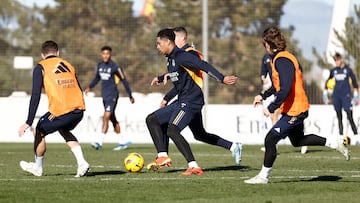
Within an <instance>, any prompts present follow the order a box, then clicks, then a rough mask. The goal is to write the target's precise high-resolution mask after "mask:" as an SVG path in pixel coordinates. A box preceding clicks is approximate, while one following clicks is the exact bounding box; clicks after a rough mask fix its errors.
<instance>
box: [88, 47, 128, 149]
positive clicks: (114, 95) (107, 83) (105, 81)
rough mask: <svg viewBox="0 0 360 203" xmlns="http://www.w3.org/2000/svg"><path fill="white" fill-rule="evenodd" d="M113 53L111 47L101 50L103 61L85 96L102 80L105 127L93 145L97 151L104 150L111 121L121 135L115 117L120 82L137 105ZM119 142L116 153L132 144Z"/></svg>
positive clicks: (116, 131)
mask: <svg viewBox="0 0 360 203" xmlns="http://www.w3.org/2000/svg"><path fill="white" fill-rule="evenodd" d="M111 52H112V49H111V47H109V46H104V47H102V48H101V57H102V61H101V62H100V63H99V64H98V65H97V71H96V74H95V78H94V79H93V81H92V82H91V83H90V85H89V86H88V87H87V88H86V89H85V94H86V95H87V94H88V92H89V91H90V89H91V88H93V87H95V85H96V84H97V83H98V82H99V81H100V80H101V95H102V98H103V104H104V108H105V112H104V116H103V127H102V132H101V133H100V134H99V135H97V137H96V140H95V142H93V143H92V144H91V145H92V146H93V147H94V148H95V149H97V150H100V149H101V148H102V144H103V141H104V138H105V135H106V133H107V132H108V129H109V121H111V123H112V124H113V126H114V130H115V133H117V134H120V132H121V130H120V124H119V122H118V121H117V119H116V116H115V109H116V105H117V102H118V98H119V90H118V88H117V84H118V83H119V80H120V81H121V82H122V83H123V85H124V87H125V90H126V92H127V94H128V96H129V98H130V102H131V103H132V104H133V103H135V99H134V98H133V97H132V93H131V89H130V86H129V83H128V81H127V80H126V77H125V74H124V71H123V69H122V67H121V66H119V65H118V64H116V63H115V62H114V61H113V60H111ZM119 140H120V141H119V144H118V146H117V147H115V148H114V150H115V151H118V150H122V149H126V148H127V147H128V145H129V144H130V142H128V143H121V139H119Z"/></svg>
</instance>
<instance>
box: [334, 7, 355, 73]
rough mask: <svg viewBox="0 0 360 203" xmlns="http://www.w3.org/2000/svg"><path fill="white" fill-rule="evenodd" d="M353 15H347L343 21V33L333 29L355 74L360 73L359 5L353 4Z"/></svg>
mask: <svg viewBox="0 0 360 203" xmlns="http://www.w3.org/2000/svg"><path fill="white" fill-rule="evenodd" d="M354 11H355V16H354V17H348V18H347V19H346V22H345V32H344V33H345V35H344V36H342V35H340V34H339V32H337V31H336V30H334V31H335V34H336V36H337V38H338V39H339V41H340V42H341V44H342V45H343V46H344V49H345V51H346V54H347V56H345V58H347V59H348V60H349V61H353V66H354V68H355V72H356V75H357V76H359V75H360V57H359V56H360V35H359V34H360V21H359V20H360V6H359V5H355V6H354Z"/></svg>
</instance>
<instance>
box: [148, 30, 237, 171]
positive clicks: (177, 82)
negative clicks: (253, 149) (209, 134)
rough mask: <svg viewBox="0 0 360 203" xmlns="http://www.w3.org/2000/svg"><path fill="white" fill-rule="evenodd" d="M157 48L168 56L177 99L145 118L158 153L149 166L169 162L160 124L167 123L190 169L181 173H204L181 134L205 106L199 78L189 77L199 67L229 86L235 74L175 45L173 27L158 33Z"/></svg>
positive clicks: (168, 134) (166, 165)
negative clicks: (221, 70) (226, 71)
mask: <svg viewBox="0 0 360 203" xmlns="http://www.w3.org/2000/svg"><path fill="white" fill-rule="evenodd" d="M157 49H158V50H159V52H160V53H161V54H163V55H165V56H167V57H168V64H167V69H168V72H169V76H170V80H171V81H172V82H173V84H174V86H175V88H176V90H177V95H178V100H177V101H176V102H174V103H172V104H170V105H168V106H165V107H163V108H161V109H159V110H157V111H155V112H153V113H151V114H150V115H149V116H148V117H147V118H146V124H147V126H148V129H149V131H150V134H151V137H152V139H153V142H154V145H155V147H156V150H157V152H158V155H157V158H156V160H155V161H154V162H153V163H154V164H153V166H152V169H153V170H158V169H161V168H164V167H169V166H170V165H171V159H170V157H169V156H168V153H167V148H166V147H167V145H166V144H165V143H164V136H165V134H164V133H163V131H162V128H161V125H163V124H166V123H168V128H167V131H166V135H167V136H169V137H170V138H171V139H172V140H173V142H174V143H175V145H176V147H177V148H178V149H179V151H180V152H181V153H182V155H183V156H184V157H185V159H186V161H187V162H188V167H189V168H188V169H187V170H186V171H185V172H183V173H182V175H184V176H189V175H202V174H203V173H204V172H203V171H202V169H201V168H200V167H199V165H198V164H197V163H196V161H195V158H194V156H193V153H192V151H191V148H190V146H189V143H188V142H187V141H186V140H185V138H184V137H183V136H182V135H181V134H180V132H181V131H182V130H183V129H184V128H185V127H186V126H187V125H188V124H189V123H190V121H191V120H192V119H193V118H194V116H195V115H196V114H197V113H199V112H200V111H201V109H202V106H203V105H204V95H203V92H202V90H201V88H200V87H199V86H198V85H197V81H198V80H196V79H194V78H193V77H192V76H193V75H194V74H195V73H196V72H198V71H199V70H202V71H204V72H206V73H207V74H209V75H210V76H212V77H213V78H215V79H216V80H217V81H218V82H222V83H224V84H228V85H230V84H235V82H236V80H237V77H235V76H225V77H224V76H223V75H222V74H221V73H219V72H218V71H217V70H216V69H215V68H214V67H213V66H211V65H210V64H208V63H207V62H205V61H202V60H200V59H199V58H198V57H196V56H194V55H193V54H191V53H188V52H185V51H184V50H182V49H179V48H178V47H177V46H176V45H175V33H174V32H173V30H172V29H163V30H160V31H159V32H158V34H157Z"/></svg>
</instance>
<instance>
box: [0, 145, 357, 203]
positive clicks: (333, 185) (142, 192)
mask: <svg viewBox="0 0 360 203" xmlns="http://www.w3.org/2000/svg"><path fill="white" fill-rule="evenodd" d="M112 147H114V145H112V144H105V146H104V148H103V150H102V151H95V150H94V149H92V148H91V147H90V146H89V145H88V144H83V145H82V148H83V151H84V154H85V157H86V159H87V160H88V161H89V163H90V164H91V166H92V167H91V172H90V176H88V177H83V178H74V177H73V176H74V175H75V171H76V163H75V159H74V157H73V156H72V154H71V152H70V150H68V149H67V147H66V145H65V144H49V145H48V151H47V154H46V158H45V162H44V174H43V175H44V176H43V177H34V176H31V175H30V174H27V173H25V172H23V171H22V170H21V169H20V167H19V161H20V160H26V161H32V160H33V153H32V144H11V143H10V144H9V143H0V157H1V159H0V202H51V203H54V202H131V203H132V202H250V203H255V202H360V155H359V154H360V147H352V148H351V153H352V159H351V161H345V160H344V159H343V157H342V156H341V155H340V154H339V153H337V152H335V151H333V150H330V149H326V148H324V147H309V153H307V154H305V155H301V154H300V152H299V150H300V149H299V148H293V147H291V146H279V152H280V154H279V156H278V159H277V161H276V163H275V166H274V169H273V172H272V178H271V179H270V184H268V185H246V184H244V183H243V181H244V180H245V179H247V178H249V177H252V176H254V175H256V174H257V173H258V171H259V169H260V167H261V164H262V161H263V152H261V151H260V150H259V148H260V146H244V148H243V160H242V162H241V166H240V167H236V166H234V161H233V158H232V157H231V153H230V152H229V151H226V150H224V149H222V148H219V147H214V146H209V145H202V144H193V145H192V149H193V152H194V154H195V157H196V158H197V161H198V163H199V164H200V165H201V166H202V167H203V169H204V171H205V174H204V175H203V176H200V177H199V176H196V177H195V176H194V177H182V176H181V175H180V173H181V172H182V171H183V170H185V168H186V163H185V160H184V159H183V157H182V156H181V154H180V153H179V152H178V150H177V149H176V148H175V147H174V146H173V145H172V146H171V148H170V155H171V158H172V159H173V165H172V167H170V168H168V169H166V170H163V171H160V172H149V171H146V169H143V170H142V172H141V173H127V172H125V169H124V166H123V159H124V158H125V156H126V155H127V154H128V153H130V152H139V153H141V154H142V155H143V156H144V158H145V163H148V162H149V161H151V160H152V159H153V158H154V157H155V150H154V147H153V145H150V144H149V145H132V146H131V147H130V148H129V149H127V150H125V151H120V152H114V151H112Z"/></svg>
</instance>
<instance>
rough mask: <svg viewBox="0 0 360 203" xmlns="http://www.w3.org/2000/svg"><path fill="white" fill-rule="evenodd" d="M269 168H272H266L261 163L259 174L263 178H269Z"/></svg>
mask: <svg viewBox="0 0 360 203" xmlns="http://www.w3.org/2000/svg"><path fill="white" fill-rule="evenodd" d="M271 169H272V168H268V167H265V166H264V165H263V166H262V168H261V171H260V173H259V176H260V177H261V178H264V179H269V176H270V172H271Z"/></svg>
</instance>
